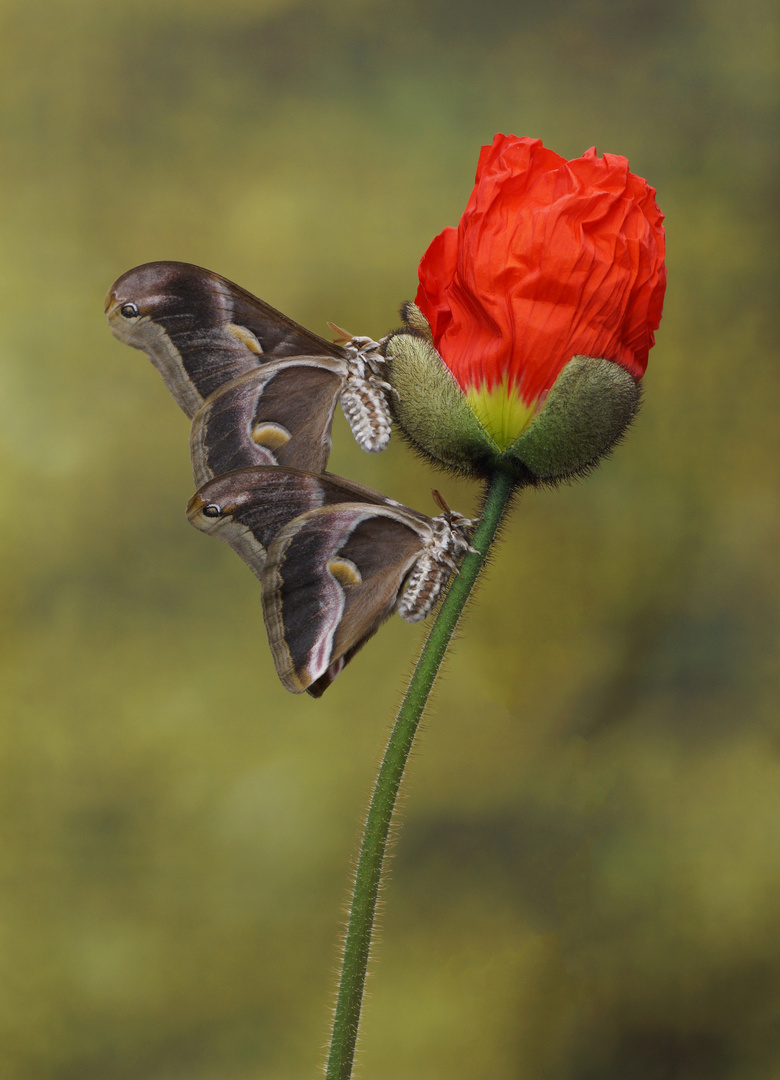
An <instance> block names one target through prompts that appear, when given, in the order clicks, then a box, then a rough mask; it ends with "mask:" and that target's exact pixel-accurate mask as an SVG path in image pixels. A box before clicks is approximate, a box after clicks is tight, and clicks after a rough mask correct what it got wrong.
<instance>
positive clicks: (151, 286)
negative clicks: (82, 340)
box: [105, 263, 181, 349]
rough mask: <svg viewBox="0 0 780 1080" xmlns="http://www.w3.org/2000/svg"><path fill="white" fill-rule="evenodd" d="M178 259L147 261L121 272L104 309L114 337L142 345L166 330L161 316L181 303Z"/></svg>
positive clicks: (136, 345) (169, 312)
mask: <svg viewBox="0 0 780 1080" xmlns="http://www.w3.org/2000/svg"><path fill="white" fill-rule="evenodd" d="M178 266H179V264H177V263H145V264H144V265H143V266H136V267H134V268H133V269H132V270H128V271H127V273H126V274H122V276H121V277H120V278H117V280H116V281H115V282H114V284H113V285H112V286H111V288H110V289H109V290H108V294H107V295H106V301H105V312H106V315H107V316H108V321H109V324H110V326H111V331H112V333H113V334H114V337H117V338H119V340H120V341H122V342H124V343H125V344H126V345H132V346H133V347H134V348H136V349H143V348H144V347H145V346H146V345H147V344H148V343H149V342H151V341H154V340H155V339H156V338H158V337H160V335H161V334H162V333H164V330H163V327H162V326H161V325H160V324H159V321H158V320H159V319H160V318H162V317H164V316H166V315H169V314H171V313H172V311H175V310H176V308H177V307H178V306H180V297H179V293H180V292H181V288H180V285H179V284H178V282H177V274H178V275H179V276H180V274H181V271H180V270H179V269H178Z"/></svg>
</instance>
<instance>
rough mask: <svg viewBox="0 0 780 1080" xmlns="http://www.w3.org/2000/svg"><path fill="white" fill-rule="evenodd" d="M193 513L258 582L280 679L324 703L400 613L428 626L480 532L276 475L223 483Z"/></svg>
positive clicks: (331, 481)
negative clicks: (375, 636) (350, 665)
mask: <svg viewBox="0 0 780 1080" xmlns="http://www.w3.org/2000/svg"><path fill="white" fill-rule="evenodd" d="M187 513H188V516H189V519H190V521H191V523H192V524H193V525H195V526H196V528H200V529H202V530H203V531H205V532H210V533H211V534H212V535H215V536H218V537H220V538H221V539H223V540H225V541H226V542H227V543H229V544H230V545H231V546H232V547H233V549H234V550H235V551H236V552H237V553H238V554H239V555H240V556H241V557H242V558H243V559H244V560H245V561H246V562H247V563H248V564H249V566H250V567H251V569H252V570H253V571H254V573H255V574H256V575H257V577H258V578H259V579H260V581H261V582H262V585H263V615H264V619H265V624H266V629H267V631H268V640H269V643H270V645H271V651H272V653H273V658H274V663H275V664H276V670H277V673H278V675H279V678H280V679H281V681H282V683H283V684H284V686H285V687H286V688H287V689H288V690H290V691H292V692H293V693H300V692H302V691H303V690H306V691H308V692H309V693H310V694H312V695H313V696H314V697H319V696H320V695H321V694H322V693H323V692H324V691H325V690H326V689H327V687H328V686H329V685H330V684H331V682H333V680H334V679H335V677H336V676H337V675H338V674H339V672H340V671H341V670H342V669H343V667H344V665H345V664H346V663H348V662H349V660H350V659H351V658H352V657H353V656H354V655H355V653H356V652H357V651H358V649H360V648H361V646H362V645H364V644H365V642H366V641H367V640H368V639H369V638H370V637H371V636H372V635H373V634H374V633H375V632H376V631H377V629H378V628H379V626H380V625H381V624H382V623H383V622H384V620H385V619H386V618H388V617H389V616H390V615H391V614H392V612H393V611H394V610H398V611H399V613H400V614H401V615H402V617H403V618H405V619H407V620H408V621H410V622H416V621H418V620H419V619H422V618H425V616H426V615H427V614H428V613H429V612H430V610H431V608H432V607H433V605H434V604H435V603H436V600H437V599H438V597H439V595H440V593H441V590H442V588H443V587H444V585H445V584H446V582H447V580H448V578H449V576H450V574H451V573H452V571H453V569H455V568H456V567H457V565H458V563H459V562H460V560H461V559H462V557H463V555H464V554H465V553H466V551H468V550H469V547H470V545H469V540H470V536H471V533H472V531H473V525H474V523H473V522H471V521H469V520H468V519H467V518H465V517H463V516H462V515H460V514H456V513H453V512H452V511H449V510H447V511H446V512H445V513H443V514H441V515H440V516H439V517H435V518H430V517H428V516H426V515H425V514H421V513H418V512H417V511H416V510H411V509H410V508H409V507H406V506H402V505H401V504H400V503H396V502H394V501H393V500H392V499H388V498H386V497H385V496H383V495H380V494H379V493H378V492H375V491H372V490H371V489H370V488H366V487H363V486H362V485H360V484H355V483H353V482H351V481H349V480H345V479H343V478H341V477H338V476H332V475H330V474H328V473H325V474H323V475H321V476H315V475H313V474H311V473H307V472H303V471H301V470H298V469H290V468H284V467H278V466H276V467H274V466H256V467H254V468H246V469H239V470H236V471H234V472H231V473H226V474H224V475H222V476H219V477H217V478H216V479H215V480H212V481H210V482H209V483H207V484H205V485H204V486H203V487H202V488H200V490H199V491H198V492H197V493H196V494H195V495H194V496H193V498H192V499H191V500H190V504H189V507H188V511H187Z"/></svg>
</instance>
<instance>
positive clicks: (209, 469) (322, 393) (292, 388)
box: [190, 356, 346, 487]
mask: <svg viewBox="0 0 780 1080" xmlns="http://www.w3.org/2000/svg"><path fill="white" fill-rule="evenodd" d="M345 376H346V370H345V364H344V363H343V362H342V361H339V360H337V359H331V358H326V357H309V356H301V357H295V358H293V359H290V360H277V361H274V362H272V363H270V364H266V365H264V366H263V367H261V368H257V369H256V370H254V371H250V372H247V374H245V375H241V376H240V377H239V378H238V379H233V380H232V381H231V382H229V383H228V384H227V385H226V386H223V387H222V388H221V389H219V390H217V391H216V392H215V393H214V394H212V395H211V396H210V397H209V398H207V399H206V401H205V402H204V404H203V406H202V407H201V408H200V409H199V410H198V412H197V413H196V414H195V417H194V419H193V422H192V431H191V434H190V453H191V457H192V470H193V474H194V477H195V483H196V485H197V486H198V487H200V486H201V485H202V484H205V483H206V482H207V481H208V480H210V479H211V478H212V477H214V476H219V475H221V474H222V473H225V472H229V471H231V470H233V469H241V468H245V467H248V466H253V465H281V466H287V467H292V468H297V469H302V470H305V471H307V472H312V473H320V472H323V471H324V469H325V466H326V465H327V461H328V455H329V454H330V446H331V434H330V432H331V424H332V422H333V414H334V412H335V409H336V405H337V403H338V400H339V396H340V394H341V390H342V388H343V385H344V380H345Z"/></svg>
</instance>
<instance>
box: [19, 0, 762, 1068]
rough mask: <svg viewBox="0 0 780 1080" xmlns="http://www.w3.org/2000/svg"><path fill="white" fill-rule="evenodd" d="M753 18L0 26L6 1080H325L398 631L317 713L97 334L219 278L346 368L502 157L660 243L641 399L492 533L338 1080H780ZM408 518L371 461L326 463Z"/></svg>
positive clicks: (651, 12)
mask: <svg viewBox="0 0 780 1080" xmlns="http://www.w3.org/2000/svg"><path fill="white" fill-rule="evenodd" d="M777 20H778V14H777V9H776V7H775V5H774V4H773V3H771V0H739V2H738V3H737V2H736V0H682V2H680V0H658V2H654V3H646V2H639V0H529V2H526V3H518V2H512V0H503V2H501V0H482V2H479V3H476V2H469V0H417V2H414V0H309V2H301V0H218V2H217V0H162V2H160V0H124V2H123V3H121V4H106V3H104V2H100V3H99V2H98V0H4V2H3V3H2V4H0V61H1V63H0V78H1V79H2V89H1V92H0V117H1V119H0V123H1V124H2V129H1V130H2V149H1V150H0V177H1V180H0V184H1V190H2V202H1V203H0V252H1V255H0V364H1V372H2V374H1V376H0V403H1V405H0V409H1V411H0V418H1V422H0V457H1V458H2V490H3V499H2V506H3V526H2V529H1V530H0V547H1V548H2V561H1V562H0V568H1V569H0V575H1V580H2V594H3V600H2V616H1V619H2V639H3V645H2V673H1V675H0V679H1V688H0V700H2V703H3V709H2V712H3V714H4V718H3V721H2V725H1V726H0V746H1V747H2V753H1V760H0V799H1V800H2V809H1V810H0V875H1V877H2V885H1V886H0V957H1V963H2V969H1V970H0V1076H2V1077H8V1078H14V1080H89V1078H93V1077H94V1078H100V1080H142V1078H143V1080H179V1078H183V1077H187V1078H188V1080H249V1078H252V1080H257V1078H263V1080H298V1078H301V1080H303V1078H305V1077H312V1076H316V1075H318V1069H319V1068H320V1065H321V1062H322V1060H323V1047H324V1045H325V1042H326V1037H327V1023H328V1016H329V1009H330V1003H331V1000H332V991H333V987H334V982H335V971H336V963H337V941H338V937H339V934H340V930H341V926H342V920H343V911H344V904H345V899H346V895H347V878H348V873H349V868H350V866H351V863H352V859H353V854H354V851H355V847H356V843H357V836H358V822H359V818H360V817H361V815H362V813H363V811H364V808H365V806H366V803H367V798H368V793H369V789H370V785H371V780H372V777H373V774H374V771H375V768H376V765H377V762H378V759H379V756H380V753H381V749H382V745H383V743H384V740H385V737H386V733H387V730H388V727H389V723H390V720H391V718H392V714H393V711H394V708H395V706H396V704H397V703H398V701H399V697H400V693H401V689H402V686H403V681H404V678H405V676H406V675H407V674H408V671H409V669H410V664H411V659H412V657H413V655H414V653H415V650H416V648H417V647H418V643H419V640H420V630H419V629H416V628H413V627H410V626H407V625H405V624H403V623H402V622H401V621H400V620H398V619H395V620H393V621H392V622H390V623H388V624H387V625H386V626H385V628H384V629H383V630H382V631H381V633H380V634H379V635H378V636H377V637H376V638H375V639H374V640H373V641H372V642H371V643H370V644H369V645H368V646H367V647H366V649H365V650H364V652H363V653H362V654H361V656H360V657H359V658H358V659H357V660H356V661H355V662H354V663H353V664H352V665H351V667H350V668H349V669H348V670H347V672H346V673H345V674H344V675H342V676H341V677H340V678H339V679H338V681H337V682H336V684H335V685H334V686H333V688H332V689H331V690H330V691H329V692H328V694H327V695H326V696H325V697H324V698H323V699H322V700H321V701H319V702H315V701H313V700H311V699H309V698H308V697H306V696H304V698H303V699H300V698H296V697H293V696H291V695H289V694H287V693H286V692H285V691H284V690H282V689H281V687H280V685H279V684H278V682H277V680H276V677H275V674H274V671H273V666H272V663H271V659H270V655H269V652H268V648H267V645H266V641H265V636H264V632H263V626H262V618H261V612H260V605H259V595H258V587H257V583H256V581H255V579H254V578H253V577H252V576H251V574H250V572H249V571H248V570H247V568H246V567H245V566H244V565H243V564H242V563H241V562H240V560H239V559H238V558H237V557H236V556H235V555H234V554H233V553H232V552H231V551H230V550H229V549H228V548H227V547H225V546H224V545H221V544H217V543H214V542H212V541H209V540H208V539H207V538H205V537H204V536H202V535H200V534H199V533H197V532H195V531H194V530H193V529H191V528H190V527H189V526H188V524H187V522H186V519H185V517H184V513H183V511H184V506H185V504H186V501H187V499H188V497H189V495H190V494H191V486H192V483H191V476H190V472H189V462H188V453H187V436H188V426H187V421H186V419H185V417H184V415H183V414H182V413H180V412H179V411H178V410H177V408H176V406H175V405H174V403H173V401H172V400H171V399H170V398H169V396H168V394H167V392H166V390H165V388H164V386H163V384H162V382H161V380H160V379H159V377H158V375H157V374H156V373H155V372H154V371H153V369H152V368H151V366H150V365H149V364H148V362H147V361H146V359H145V358H144V356H143V355H142V354H141V353H137V352H134V351H131V350H130V349H127V348H126V347H124V346H121V345H120V344H119V343H118V342H116V341H115V340H114V339H113V338H112V337H111V335H110V333H109V331H108V328H107V325H106V323H105V321H104V317H103V297H104V295H105V292H106V290H107V288H108V286H109V285H110V284H111V282H112V281H113V280H114V279H115V278H116V277H118V276H119V274H120V273H122V272H123V271H124V270H126V269H128V268H129V267H131V266H133V265H135V264H137V263H140V262H146V261H148V260H152V259H163V258H172V259H182V260H187V261H192V262H196V263H199V264H201V265H204V266H208V267H210V268H212V269H214V270H217V271H218V272H220V273H222V274H224V275H226V276H227V277H230V278H232V279H233V280H235V281H238V282H239V283H241V284H243V285H244V286H245V287H247V288H249V289H250V290H252V291H253V292H255V293H257V294H258V295H260V296H262V297H264V298H265V299H267V300H268V301H270V302H271V303H272V304H274V305H275V306H277V307H279V308H281V309H282V310H284V311H285V312H287V313H289V314H290V315H292V316H293V317H294V318H296V319H298V320H299V321H300V322H303V323H304V324H306V325H308V326H310V327H311V328H313V329H315V330H317V331H319V332H323V333H325V332H327V331H326V328H325V324H326V321H327V320H328V319H330V320H333V321H335V322H337V323H339V324H340V325H343V326H347V327H349V328H350V329H351V330H353V331H354V332H357V333H368V334H372V335H375V336H381V335H382V334H383V333H385V332H386V331H388V330H389V329H391V328H393V327H394V326H396V325H397V309H398V305H399V304H400V303H401V302H402V301H403V300H405V299H408V298H410V297H412V296H413V295H414V292H415V287H416V267H417V262H418V260H419V258H420V255H421V254H422V252H423V251H424V249H425V248H426V246H427V245H428V243H429V242H430V240H431V239H432V237H433V236H434V235H435V234H436V233H438V232H439V231H440V230H441V229H442V228H443V227H444V226H445V225H448V224H455V223H457V220H458V217H459V215H460V212H461V210H462V208H463V206H464V205H465V202H466V199H467V197H468V194H469V191H470V189H471V184H472V180H473V175H474V169H475V166H476V159H477V154H478V151H479V147H480V145H481V144H482V143H488V142H490V141H491V140H492V137H493V135H494V133H495V132H497V131H504V132H513V133H515V134H518V135H531V136H536V137H541V138H542V139H543V140H544V141H545V143H546V145H548V146H550V147H552V148H553V149H555V150H556V151H558V152H559V153H561V154H563V155H565V156H567V157H574V156H577V155H579V154H581V153H582V152H583V151H584V150H585V149H587V148H588V147H589V146H592V145H594V144H595V145H596V146H597V147H598V149H599V150H600V151H605V150H606V151H610V152H613V153H619V154H624V155H626V156H627V157H628V158H629V160H630V162H631V166H632V169H633V170H634V171H635V172H637V173H639V174H640V175H642V176H645V177H647V178H648V180H649V181H650V182H651V183H652V184H653V185H654V186H656V187H657V189H658V201H659V204H660V205H661V207H662V209H663V210H664V211H665V213H666V215H667V238H668V268H669V289H668V297H667V305H666V312H665V316H664V320H663V323H662V326H661V329H660V332H659V333H658V335H657V345H656V348H655V349H654V351H653V352H652V353H651V358H650V367H649V370H648V374H647V377H646V380H645V391H646V393H645V405H644V408H643V411H642V413H641V415H640V417H639V419H638V421H637V423H636V424H635V426H634V428H633V429H632V431H631V432H630V435H629V437H628V439H627V440H626V441H625V443H624V444H623V445H622V446H621V447H620V448H619V450H618V452H617V453H616V454H615V455H614V457H613V458H612V459H611V460H609V461H608V462H606V463H605V464H604V465H603V466H602V467H601V468H600V470H599V471H598V472H597V473H595V474H594V475H593V476H592V477H591V478H590V479H588V480H587V482H585V483H581V484H579V485H576V486H571V487H565V488H563V489H561V490H560V491H558V492H549V491H542V492H538V493H530V494H527V495H525V496H524V497H523V498H522V500H521V501H520V503H519V504H518V506H517V508H516V510H515V512H514V514H513V517H512V520H511V523H510V526H509V527H508V528H507V530H506V535H505V540H504V543H503V546H502V547H501V548H500V550H499V551H498V553H497V555H496V557H495V559H494V561H493V563H492V565H491V567H490V572H489V574H488V576H487V577H486V579H485V580H484V583H483V585H482V588H481V591H480V594H479V596H478V599H477V602H475V603H474V604H473V605H472V607H471V610H470V612H469V615H468V618H467V620H466V621H465V623H464V625H463V628H462V632H461V636H460V640H459V642H458V645H457V648H456V651H455V654H454V658H453V659H451V660H450V662H449V666H448V670H447V672H446V677H445V678H444V679H443V680H442V681H441V682H440V685H439V688H438V693H437V696H436V700H435V704H434V707H433V709H432V710H431V712H430V714H429V717H428V719H427V722H426V724H425V726H424V730H423V731H422V734H421V738H420V740H419V745H418V748H417V752H416V754H415V757H414V760H413V763H412V767H411V770H410V775H409V777H408V782H407V784H406V787H405V794H404V800H403V805H402V819H403V821H402V826H401V828H400V830H399V833H398V839H397V843H396V845H395V849H394V857H393V863H392V875H391V878H390V880H389V883H388V886H387V888H386V891H385V894H384V905H385V906H384V910H383V915H382V930H381V934H380V937H379V941H378V945H377V949H376V960H375V966H374V973H373V975H372V979H371V983H370V999H369V1001H368V1003H367V1006H366V1014H365V1022H364V1026H363V1034H362V1039H361V1057H360V1069H361V1073H360V1074H361V1075H362V1076H365V1077H370V1078H371V1080H398V1078H400V1077H403V1078H404V1080H438V1078H441V1080H444V1078H446V1080H461V1078H463V1080H465V1078H469V1080H476V1078H484V1077H490V1078H491V1080H515V1078H517V1080H519V1078H520V1077H523V1078H525V1077H533V1078H534V1080H705V1078H706V1080H772V1078H777V1077H778V1076H780V922H779V920H778V911H779V910H780V761H779V760H778V758H779V755H780V741H779V735H780V733H779V732H778V711H779V710H778V689H779V686H778V600H780V596H779V595H778V594H779V592H780V589H779V584H780V578H779V575H778V539H779V533H780V501H779V495H778V462H780V452H779V451H780V446H779V445H778V443H779V442H780V439H779V438H778V431H779V430H780V425H778V423H777V418H776V414H777V402H778V392H779V390H780V386H779V382H778V354H777V343H778V333H777V317H776V316H777V274H776V271H777V252H778V233H777V224H778V213H777V201H776V185H777V175H778V154H777V129H776V123H777V119H778V117H777V103H778V93H777V75H778V69H777V30H778V24H777ZM331 467H332V469H333V471H335V472H341V473H345V474H347V475H349V476H351V477H353V478H355V479H358V480H360V481H362V482H364V483H367V484H370V485H372V486H374V487H377V488H379V489H380V490H382V491H384V492H386V493H387V494H390V495H393V496H394V497H396V498H400V499H402V500H403V501H405V502H407V503H409V504H411V505H413V506H415V507H418V508H419V509H422V510H426V511H428V512H433V511H434V507H433V504H432V501H431V498H430V488H431V486H432V484H436V485H437V486H440V487H441V489H442V491H443V492H444V494H445V495H446V498H447V499H448V500H449V501H450V503H451V504H452V505H453V506H455V507H457V508H458V509H460V510H461V511H463V512H469V511H470V510H472V509H474V507H475V505H476V501H477V491H476V489H475V488H474V487H473V486H472V485H469V484H465V483H459V482H455V481H453V480H452V479H450V478H447V477H442V476H441V475H437V474H435V473H433V472H432V471H430V470H429V469H428V468H427V467H425V466H423V465H421V464H420V463H419V462H417V461H416V460H415V459H414V458H413V457H412V455H411V454H410V453H409V452H408V451H407V450H406V448H405V447H404V446H403V445H402V443H401V442H400V440H395V441H394V443H393V444H392V446H391V448H390V449H389V450H388V452H387V453H385V454H383V455H379V456H376V457H370V456H368V455H363V454H361V452H360V451H359V450H358V449H357V448H356V446H355V444H354V443H353V441H352V440H351V437H350V436H349V433H348V432H347V431H346V428H345V426H344V424H343V422H342V421H341V419H340V418H339V420H338V423H337V427H336V430H335V446H334V452H333V455H332V459H331Z"/></svg>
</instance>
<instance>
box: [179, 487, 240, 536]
mask: <svg viewBox="0 0 780 1080" xmlns="http://www.w3.org/2000/svg"><path fill="white" fill-rule="evenodd" d="M207 486H208V485H207ZM235 509H236V507H235V505H231V504H230V503H228V502H223V501H217V500H216V499H215V498H213V497H210V496H209V495H208V494H204V492H203V489H201V490H200V491H196V492H195V494H194V495H193V496H192V498H191V499H190V501H189V503H188V504H187V517H188V519H189V522H190V524H191V525H194V526H195V528H196V529H200V530H201V532H207V533H208V532H215V531H216V530H217V529H219V528H220V527H221V526H222V525H224V524H225V522H226V521H229V520H230V515H231V513H232V511H234V510H235Z"/></svg>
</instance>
